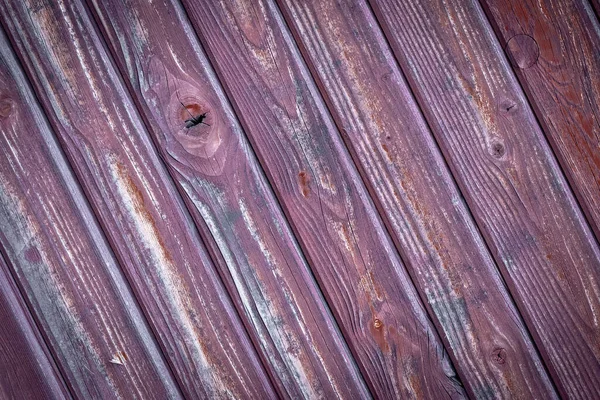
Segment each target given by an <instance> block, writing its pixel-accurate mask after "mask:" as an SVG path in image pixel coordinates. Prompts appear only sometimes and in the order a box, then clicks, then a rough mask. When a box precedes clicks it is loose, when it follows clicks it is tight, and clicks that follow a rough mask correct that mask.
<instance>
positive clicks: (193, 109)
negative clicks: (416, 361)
mask: <svg viewBox="0 0 600 400" xmlns="http://www.w3.org/2000/svg"><path fill="white" fill-rule="evenodd" d="M93 4H94V8H95V10H96V11H95V12H96V13H97V16H98V20H99V22H100V25H101V26H102V27H103V29H104V31H105V36H106V37H107V38H108V42H109V43H110V44H111V48H112V49H113V52H114V54H115V58H116V59H117V60H118V63H119V66H120V67H121V70H122V71H123V73H124V75H125V76H126V77H127V79H128V80H129V82H130V86H131V88H132V90H133V92H134V94H135V96H136V100H137V104H138V106H139V107H140V109H141V110H143V113H144V115H145V118H146V119H147V122H148V125H149V126H150V127H151V128H152V129H151V130H152V132H153V134H154V138H155V142H156V144H157V147H158V148H159V150H160V151H161V154H162V156H163V159H164V160H165V162H166V163H167V165H168V166H169V169H170V171H171V174H172V176H173V177H174V179H175V181H176V182H177V183H178V184H179V185H180V187H181V189H182V192H183V193H184V194H185V196H186V197H187V199H188V205H189V207H190V209H191V210H192V212H193V215H194V216H195V218H196V220H197V221H198V223H199V225H202V224H204V223H206V226H207V227H208V229H209V232H208V235H207V236H209V237H212V238H214V239H215V241H216V246H214V248H215V249H216V251H218V252H220V253H221V254H222V256H223V258H224V261H225V263H224V264H223V265H222V267H224V268H225V270H224V271H223V274H224V275H230V276H231V277H232V279H231V280H230V283H232V284H233V285H234V286H233V287H231V289H232V290H233V291H237V292H238V293H239V295H240V300H241V306H242V308H243V310H242V311H243V312H244V313H245V314H246V316H247V321H248V327H249V330H250V331H251V332H252V333H253V334H254V335H255V340H256V343H257V345H258V346H259V347H260V349H261V350H262V352H263V355H264V359H265V361H266V362H267V363H268V364H269V366H270V368H271V371H272V374H273V377H274V378H275V380H276V382H277V384H278V387H279V389H280V394H281V395H282V396H285V397H291V398H298V397H307V398H314V397H324V398H336V397H342V398H363V397H368V395H369V394H368V392H367V389H366V386H365V385H364V382H363V380H362V378H361V377H360V374H359V373H358V371H357V369H356V364H355V362H354V360H353V358H352V355H351V354H350V352H349V351H348V350H347V347H346V345H345V343H344V340H343V337H342V335H341V334H340V333H339V330H338V328H337V327H336V324H335V320H334V319H333V317H332V316H331V314H330V312H329V310H328V308H327V306H326V304H325V303H324V301H323V299H322V295H321V294H320V292H319V288H318V286H317V285H316V282H315V281H314V278H313V277H312V274H311V272H310V270H309V268H308V265H307V264H306V262H305V260H304V258H303V255H302V253H301V252H300V251H299V249H298V247H297V244H296V242H295V239H294V237H293V234H292V232H291V230H290V229H289V227H288V225H287V223H286V221H285V217H284V215H283V214H282V212H281V210H280V209H279V206H278V204H277V201H276V198H275V196H274V195H273V193H272V191H271V189H270V188H269V186H268V183H267V182H266V179H265V177H264V175H263V173H262V171H261V169H260V165H259V164H258V161H257V160H256V157H255V156H254V154H253V152H252V150H251V149H250V146H249V145H248V143H247V139H246V138H245V136H244V133H243V131H242V129H241V127H240V126H239V123H238V122H237V120H236V118H235V116H234V114H233V111H232V110H231V107H230V106H229V105H228V101H227V99H226V97H225V95H224V93H223V91H222V88H221V87H220V85H219V83H218V80H217V79H216V77H215V76H214V73H213V72H212V69H211V67H210V64H209V62H208V60H207V59H206V57H205V56H204V54H203V51H202V49H201V48H200V45H199V43H198V42H197V39H196V36H195V34H194V31H193V29H192V27H191V26H190V24H189V22H188V21H187V17H186V16H185V11H184V10H183V9H182V8H181V6H180V5H179V4H178V3H177V2H176V1H173V2H172V3H171V4H169V3H155V4H149V3H146V2H145V1H129V2H127V3H125V2H121V1H115V2H112V3H108V2H103V1H97V2H93ZM182 103H183V104H185V107H184V106H183V105H182ZM205 112H206V113H207V114H206V119H205V122H206V123H208V125H197V126H194V127H191V128H189V129H187V128H186V127H185V120H186V119H189V118H190V116H191V115H193V116H196V115H199V114H202V113H205ZM438 350H439V349H438Z"/></svg>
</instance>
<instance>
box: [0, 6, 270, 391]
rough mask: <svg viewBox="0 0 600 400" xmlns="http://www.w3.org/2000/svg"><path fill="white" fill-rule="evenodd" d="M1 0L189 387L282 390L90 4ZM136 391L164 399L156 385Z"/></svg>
mask: <svg viewBox="0 0 600 400" xmlns="http://www.w3.org/2000/svg"><path fill="white" fill-rule="evenodd" d="M2 4H3V6H2V7H0V14H1V15H2V17H3V21H4V23H5V24H6V26H7V29H8V31H9V34H10V37H11V39H12V40H13V42H14V44H15V48H16V50H17V52H18V54H19V55H20V57H21V61H22V62H23V64H24V65H25V68H26V70H27V72H28V73H29V76H30V77H31V80H32V82H33V83H34V86H35V89H36V91H37V94H38V96H39V98H40V100H41V102H42V105H43V106H44V109H45V111H46V112H47V114H48V116H49V118H50V122H51V124H52V125H53V127H54V129H55V131H56V133H57V135H58V136H59V139H60V140H61V144H62V145H63V148H64V150H65V151H66V153H67V157H68V158H69V161H70V162H71V164H72V165H73V168H74V170H75V172H76V175H77V177H78V178H79V181H80V182H81V184H82V186H83V189H84V191H85V193H86V194H87V196H88V198H89V199H90V202H91V205H92V207H93V210H94V212H95V213H96V215H97V216H98V219H99V220H100V223H101V224H102V226H103V228H104V231H105V232H106V234H107V237H108V240H109V243H110V244H111V245H112V248H113V249H114V251H115V253H116V256H117V258H118V259H119V261H120V263H121V265H122V267H123V269H124V272H125V273H126V275H127V277H128V278H129V281H130V283H131V285H132V287H133V289H134V291H135V294H136V295H137V298H138V299H139V301H140V303H141V306H142V309H143V311H144V312H145V314H146V316H147V318H148V320H149V321H150V325H151V327H152V329H153V331H154V332H155V334H156V335H157V338H158V340H159V344H160V345H161V347H162V349H163V350H164V352H165V353H166V354H167V355H168V357H167V361H168V362H169V364H170V367H171V368H172V369H173V371H174V373H175V377H176V379H177V380H178V382H179V384H180V386H181V388H182V390H183V391H184V394H185V395H187V396H189V397H219V396H233V397H259V398H264V397H273V396H275V393H274V391H273V388H272V385H271V383H270V381H269V378H268V375H267V373H266V372H265V370H264V368H263V367H262V365H261V362H260V359H259V357H258V355H257V354H256V352H255V350H254V347H253V345H252V343H251V341H250V340H249V338H248V336H247V333H246V331H245V329H244V326H243V324H242V322H241V321H240V318H239V316H238V314H237V312H236V310H235V308H234V307H233V304H232V303H231V299H230V298H229V296H228V294H227V291H226V290H225V288H224V286H223V284H222V282H221V281H220V277H219V275H218V273H217V271H216V269H215V268H214V265H213V264H212V262H211V260H210V258H209V257H208V254H207V252H206V249H205V248H204V245H203V243H202V241H201V238H200V236H199V235H198V233H197V231H196V228H195V227H194V224H193V221H192V219H191V217H190V215H189V214H188V212H187V210H186V208H185V205H184V204H183V201H182V200H181V198H180V196H179V193H178V191H177V188H176V187H175V185H174V184H173V182H172V180H171V178H170V176H169V175H168V172H167V171H166V169H165V168H164V165H163V164H162V162H161V160H160V157H159V155H158V154H157V152H156V150H155V148H154V147H153V145H152V142H151V140H150V137H149V136H148V134H147V132H146V130H145V129H144V126H143V124H142V122H141V121H140V119H139V117H138V115H137V113H136V110H135V107H134V105H133V104H132V102H131V101H130V99H129V97H128V94H127V91H126V90H125V88H124V87H123V85H122V83H121V81H120V76H119V73H118V71H117V70H116V69H115V68H114V66H113V64H112V63H111V58H110V56H109V55H108V54H107V51H106V50H105V49H104V48H103V45H102V41H101V39H100V38H99V37H98V35H97V33H96V31H95V26H94V25H93V21H91V20H90V18H89V16H88V14H87V11H86V9H85V8H84V7H83V6H82V5H81V4H80V3H77V2H74V1H68V2H63V1H24V2H21V1H16V2H15V1H9V0H6V1H3V2H2ZM22 140H24V139H22ZM16 146H17V148H18V149H20V150H21V151H25V150H26V149H27V148H28V147H29V146H28V145H27V143H26V142H21V143H18V144H16ZM89 265H90V268H91V266H93V265H95V264H94V263H90V264H89ZM92 275H94V274H92ZM115 296H118V294H116V295H115ZM74 301H79V300H74ZM113 351H116V349H115V350H113ZM127 354H129V351H127ZM130 358H131V356H130ZM132 360H133V359H132ZM130 365H134V362H133V361H132V362H131V363H130ZM135 365H137V364H135ZM112 368H114V367H112ZM142 376H144V374H139V375H136V377H137V378H140V377H142ZM167 376H168V374H167ZM150 377H152V374H149V375H148V378H147V379H148V382H152V380H151V379H150ZM155 379H157V381H158V382H160V377H157V378H155ZM132 390H141V391H144V392H146V391H147V395H155V396H157V397H164V395H163V393H161V391H160V390H156V391H154V390H153V389H152V383H149V384H147V385H146V386H143V387H139V388H136V387H135V386H132ZM142 397H144V396H142Z"/></svg>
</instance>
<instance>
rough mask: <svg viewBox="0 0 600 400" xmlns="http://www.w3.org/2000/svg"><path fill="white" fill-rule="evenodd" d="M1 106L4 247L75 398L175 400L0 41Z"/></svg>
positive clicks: (0, 242) (0, 37)
mask: <svg viewBox="0 0 600 400" xmlns="http://www.w3.org/2000/svg"><path fill="white" fill-rule="evenodd" d="M0 104H1V107H0V109H1V110H2V112H1V114H0V152H1V154H0V227H1V229H0V246H1V247H2V250H3V254H4V255H5V257H6V262H7V263H8V264H9V265H10V266H11V268H12V270H13V271H12V273H13V276H14V277H15V279H16V280H17V281H18V283H19V286H20V288H21V291H22V293H24V295H25V296H27V303H28V304H29V307H30V309H31V310H32V311H33V313H34V315H35V318H36V320H37V322H38V324H39V326H40V328H41V330H42V333H43V335H44V337H45V338H46V340H47V343H48V345H49V347H50V349H51V351H52V354H53V356H54V358H55V359H56V360H57V363H58V364H59V366H60V369H61V372H62V373H63V376H64V377H65V380H66V381H67V384H68V386H69V388H70V390H71V392H72V393H73V395H74V396H75V397H77V398H87V399H89V398H115V397H123V398H132V397H143V398H156V399H165V398H178V397H179V391H178V389H177V386H176V385H175V382H174V380H173V378H172V376H171V373H170V372H169V368H168V367H167V364H166V363H165V361H164V358H163V357H162V354H161V352H160V349H159V347H158V345H157V343H156V341H155V339H154V337H153V336H152V334H151V332H150V329H149V328H148V326H147V322H146V320H145V319H144V317H143V315H142V313H141V311H140V309H139V306H138V305H137V303H136V301H135V299H134V298H133V296H132V294H131V290H130V288H129V286H128V285H127V283H126V281H125V279H124V277H123V275H122V272H121V270H120V268H119V265H118V264H117V262H116V260H115V258H114V256H113V254H112V252H111V250H110V248H109V247H108V245H107V243H106V239H105V238H104V236H103V234H102V231H101V230H100V228H99V226H98V224H97V222H96V220H95V219H94V216H93V214H92V212H91V210H90V208H89V206H88V204H87V202H86V199H85V197H84V196H83V194H82V192H81V189H80V188H79V186H78V185H77V183H76V182H75V178H74V177H73V174H72V172H71V170H70V168H69V166H68V165H67V162H66V160H65V158H64V155H63V154H62V152H61V150H60V147H59V146H58V144H57V143H56V140H55V138H54V136H53V134H52V132H51V130H50V128H49V126H48V124H47V122H46V120H45V117H44V115H43V114H42V112H41V110H40V109H39V106H38V104H37V102H36V100H35V97H34V96H33V93H32V92H31V90H30V89H29V86H28V83H27V81H26V80H25V78H24V76H23V73H22V72H21V70H20V67H19V64H18V62H17V60H16V58H15V56H14V54H13V53H12V51H11V47H10V44H9V43H8V41H7V40H6V38H5V36H4V34H3V33H2V32H0ZM2 324H3V325H4V324H5V321H4V320H3V321H2ZM115 360H117V361H118V363H116V364H115ZM39 361H40V362H43V358H41V359H40V360H39ZM119 363H120V364H119ZM48 378H50V376H48Z"/></svg>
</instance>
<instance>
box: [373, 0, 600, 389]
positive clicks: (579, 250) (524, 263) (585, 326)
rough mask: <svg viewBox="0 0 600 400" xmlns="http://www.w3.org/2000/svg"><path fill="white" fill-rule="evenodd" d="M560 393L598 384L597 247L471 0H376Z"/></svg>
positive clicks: (599, 311) (599, 290)
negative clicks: (460, 0) (426, 0)
mask: <svg viewBox="0 0 600 400" xmlns="http://www.w3.org/2000/svg"><path fill="white" fill-rule="evenodd" d="M371 4H372V6H373V8H374V10H375V13H376V15H377V17H378V19H379V21H380V22H381V24H382V25H383V27H384V31H385V33H386V35H387V38H388V39H389V40H390V42H391V45H392V48H393V50H394V52H395V55H396V57H397V59H398V60H399V62H400V65H401V67H402V69H403V71H404V72H405V74H406V76H407V78H408V81H409V83H410V86H411V88H412V90H413V91H414V93H415V94H416V97H417V100H418V102H419V104H420V106H421V108H422V110H423V111H424V113H425V116H426V118H427V120H428V122H429V124H430V126H431V128H432V130H433V132H434V134H435V135H436V138H437V140H438V142H439V143H440V146H441V147H442V150H443V152H444V154H445V156H446V158H447V160H448V161H449V165H450V167H451V169H452V171H453V173H454V176H455V177H456V178H457V182H458V183H459V187H460V188H461V189H462V191H463V193H464V194H465V197H466V200H467V203H468V204H469V206H470V207H471V210H472V212H473V214H474V216H475V219H476V220H477V222H478V224H479V226H480V228H481V230H482V233H483V234H484V236H485V238H486V240H487V243H488V244H489V245H490V248H491V249H492V252H493V254H494V257H495V258H496V260H497V262H498V264H499V265H500V267H501V269H502V272H503V275H504V277H505V278H506V281H507V283H508V284H509V286H510V288H511V292H512V294H513V296H514V297H515V299H516V300H517V304H518V306H519V308H520V310H521V312H522V313H523V315H524V317H525V320H526V322H527V325H528V327H529V328H530V330H531V332H532V333H533V335H534V338H535V339H536V342H537V344H538V347H539V348H540V350H541V353H542V355H543V357H544V359H545V360H546V362H547V364H548V366H549V369H550V372H551V374H552V375H553V378H555V382H556V383H557V385H558V389H559V391H560V392H561V394H562V395H569V396H571V397H588V398H590V397H595V396H596V395H597V393H600V363H599V360H600V325H599V321H598V316H599V315H600V287H599V282H598V280H599V275H600V254H599V251H598V247H597V244H596V241H595V239H594V237H593V235H592V233H591V231H590V229H589V227H588V226H587V224H586V221H585V220H584V218H583V215H582V213H581V211H580V208H579V206H578V204H577V203H576V201H575V199H574V196H573V194H572V193H571V191H570V189H569V187H568V185H567V183H566V180H565V178H564V176H563V174H562V173H561V171H560V169H559V167H558V165H557V162H556V160H555V158H554V156H553V153H552V151H551V149H550V147H549V145H548V143H547V141H546V139H545V137H544V134H543V132H542V131H541V129H540V127H539V126H538V124H537V121H536V119H535V116H534V114H533V112H532V111H531V108H530V106H529V104H528V102H527V99H526V98H525V96H524V94H523V93H522V91H521V88H520V86H519V84H518V82H517V80H516V78H515V77H514V75H513V74H512V71H511V69H510V66H509V64H508V62H507V60H506V59H505V57H504V55H503V54H502V48H501V47H500V45H499V43H498V41H497V39H496V37H495V36H494V34H493V32H492V29H491V27H490V25H489V23H488V21H487V20H486V17H485V15H484V13H483V10H482V9H481V7H480V5H479V3H477V2H476V1H473V0H469V1H464V2H447V1H445V0H436V1H430V2H425V1H424V2H410V1H392V0H373V1H371Z"/></svg>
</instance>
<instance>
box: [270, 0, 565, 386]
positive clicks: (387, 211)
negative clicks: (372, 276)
mask: <svg viewBox="0 0 600 400" xmlns="http://www.w3.org/2000/svg"><path fill="white" fill-rule="evenodd" d="M280 3H281V5H282V9H283V10H284V11H285V13H286V16H287V21H288V23H289V25H290V26H291V27H292V29H293V30H294V31H295V34H296V38H297V42H298V43H299V44H300V45H301V48H302V50H303V54H304V55H305V58H306V59H307V60H308V61H309V65H311V66H312V70H313V73H314V75H315V76H316V77H317V80H318V82H319V83H320V87H321V91H322V92H323V93H324V94H325V96H326V98H327V103H328V105H329V108H330V109H331V110H332V113H333V116H334V118H335V120H336V123H337V125H338V127H340V130H341V131H342V132H343V133H344V135H343V136H344V138H345V139H346V143H347V145H348V147H349V148H351V149H353V151H354V154H355V159H356V160H357V164H358V165H360V166H362V170H363V171H364V172H363V176H364V177H365V180H366V181H367V183H368V184H369V185H370V186H371V193H372V194H373V197H374V198H375V199H376V200H378V201H379V204H380V205H379V210H380V211H381V213H382V215H384V216H385V217H386V218H387V221H388V226H389V227H390V231H391V232H393V233H394V237H395V238H396V241H397V243H398V247H399V249H400V250H401V251H402V250H403V258H404V259H405V260H406V261H407V263H408V264H409V266H410V267H411V271H412V275H413V277H414V280H415V283H416V284H417V287H418V288H419V289H420V291H421V292H422V293H425V296H426V300H427V303H428V304H429V305H430V310H431V315H433V316H434V318H436V321H437V324H438V326H439V330H440V332H443V334H444V335H445V337H446V341H447V346H448V349H449V350H450V352H451V354H452V355H453V356H454V359H455V365H456V367H457V369H458V371H459V374H460V375H461V377H462V381H463V382H464V383H465V386H466V387H467V389H468V390H469V391H470V393H471V394H473V395H474V397H485V395H486V392H493V393H494V394H495V395H497V396H502V397H504V396H507V397H508V396H510V395H517V394H518V395H519V396H523V397H534V398H537V397H544V398H550V397H552V396H554V389H553V387H552V384H551V383H550V380H549V379H548V376H547V374H546V372H545V371H544V368H543V366H542V363H541V361H540V359H539V357H538V355H537V351H536V349H535V346H534V345H533V343H532V341H531V339H530V338H529V336H528V333H527V330H526V329H525V327H524V324H523V322H522V321H521V320H520V319H519V318H514V316H516V315H518V312H517V310H516V309H515V306H514V304H513V303H512V301H511V299H510V295H509V293H508V291H507V289H506V288H505V287H504V284H503V282H502V279H501V277H500V276H499V274H498V270H497V267H496V265H495V263H494V261H493V259H492V257H491V256H490V254H489V252H488V250H487V248H486V246H485V243H484V242H483V240H482V239H481V236H480V235H479V233H478V230H477V227H476V226H475V224H474V222H473V220H472V218H471V216H470V214H469V211H468V209H467V208H466V207H465V204H464V201H463V200H462V196H461V195H460V193H459V191H458V190H457V188H456V185H455V184H454V181H453V178H452V175H451V174H450V172H449V170H448V168H447V166H446V164H445V162H444V159H443V157H442V155H441V153H440V152H439V150H438V148H437V146H436V144H435V141H434V139H433V137H432V135H431V132H430V131H429V129H428V127H427V125H426V122H425V121H424V119H423V117H422V115H421V113H420V111H419V109H418V107H417V105H416V103H415V101H414V98H413V97H412V95H411V93H410V89H409V87H408V85H407V84H406V82H405V80H404V78H403V77H402V74H401V72H400V71H399V69H398V66H397V64H396V62H395V60H394V57H393V55H392V53H391V50H390V48H389V46H388V45H387V44H386V41H385V38H384V37H383V34H382V32H381V30H380V29H379V26H378V24H377V22H376V20H375V18H374V16H373V14H372V12H371V10H370V8H369V7H368V5H367V4H366V3H364V2H362V1H346V2H345V3H344V5H343V6H342V5H340V4H339V3H337V2H335V1H309V0H305V1H286V0H282V1H280ZM475 266H477V267H476V268H475ZM465 276H468V277H469V279H468V281H467V280H466V279H465ZM455 321H460V324H457V323H455ZM473 338H477V340H473ZM499 354H502V357H501V358H499V357H498V355H499Z"/></svg>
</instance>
